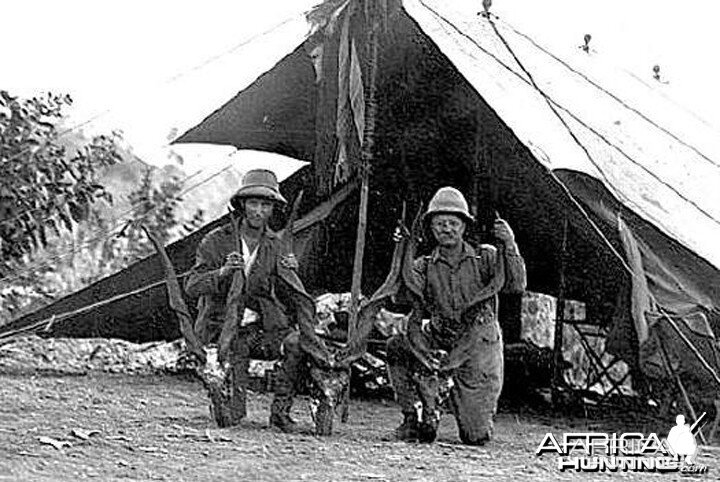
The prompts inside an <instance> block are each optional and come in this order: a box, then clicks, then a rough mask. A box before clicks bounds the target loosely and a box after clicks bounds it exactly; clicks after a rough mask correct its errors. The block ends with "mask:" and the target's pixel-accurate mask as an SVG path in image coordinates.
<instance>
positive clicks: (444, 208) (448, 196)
mask: <svg viewBox="0 0 720 482" xmlns="http://www.w3.org/2000/svg"><path fill="white" fill-rule="evenodd" d="M433 214H456V215H458V216H460V217H461V218H462V219H463V220H465V222H467V223H471V222H473V221H475V218H473V217H472V215H471V214H470V210H469V209H468V203H467V201H466V200H465V197H464V196H463V195H462V193H461V192H460V191H458V190H457V189H455V188H454V187H449V186H448V187H441V188H440V189H438V191H437V192H436V193H435V195H434V196H433V197H432V199H431V200H430V203H429V204H428V209H427V212H425V219H430V217H431V216H432V215H433Z"/></svg>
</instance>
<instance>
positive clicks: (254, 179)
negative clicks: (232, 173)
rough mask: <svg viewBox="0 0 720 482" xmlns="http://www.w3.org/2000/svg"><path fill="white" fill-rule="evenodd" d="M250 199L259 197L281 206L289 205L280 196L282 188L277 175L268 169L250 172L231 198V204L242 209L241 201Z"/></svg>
mask: <svg viewBox="0 0 720 482" xmlns="http://www.w3.org/2000/svg"><path fill="white" fill-rule="evenodd" d="M249 197H259V198H263V199H269V200H271V201H275V202H277V203H280V204H287V200H285V198H284V197H283V195H282V194H280V187H279V186H278V181H277V178H276V177H275V173H273V172H272V171H269V170H267V169H253V170H252V171H248V172H247V173H246V174H245V175H244V176H243V179H242V183H241V184H240V189H238V190H237V192H236V193H235V194H233V197H231V198H230V204H231V205H232V206H233V207H234V208H236V209H237V208H239V207H240V201H242V200H243V199H247V198H249Z"/></svg>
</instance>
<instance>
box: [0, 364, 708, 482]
mask: <svg viewBox="0 0 720 482" xmlns="http://www.w3.org/2000/svg"><path fill="white" fill-rule="evenodd" d="M0 387H2V388H0V393H2V396H1V397H0V403H1V404H2V405H1V406H0V455H1V457H0V480H13V481H14V480H20V481H24V480H33V481H35V480H75V479H96V480H212V481H223V480H228V481H229V480H233V481H235V480H257V481H265V480H283V481H294V480H310V481H339V480H347V481H356V480H357V481H367V480H376V481H381V480H388V481H390V480H448V481H450V480H493V479H494V480H501V481H510V480H516V479H517V480H575V479H577V480H613V479H621V480H645V479H648V478H653V479H655V480H675V479H678V478H680V475H678V474H672V475H668V474H665V475H657V474H629V473H613V474H584V473H568V472H559V471H558V470H557V468H556V461H555V457H552V456H543V457H536V456H535V453H534V452H535V449H536V448H537V446H538V444H539V443H540V441H541V439H542V436H543V435H544V434H545V433H546V432H548V431H552V432H554V433H556V434H557V433H559V432H562V431H563V430H575V431H579V430H581V429H585V428H592V429H594V430H597V431H610V432H612V431H615V430H623V429H628V428H631V427H628V426H627V424H628V423H630V424H631V425H634V427H632V428H636V429H638V430H644V431H645V432H649V431H655V430H657V431H658V432H659V433H660V434H665V430H667V428H669V426H668V425H667V424H666V423H662V424H659V425H660V426H658V427H655V426H653V422H652V421H649V422H648V421H647V420H645V421H641V418H638V417H634V418H631V419H630V421H629V422H628V421H627V419H626V421H625V422H623V424H622V425H623V426H622V427H618V419H617V418H616V417H614V418H608V417H606V418H605V419H603V418H602V417H601V418H599V419H598V418H597V417H596V418H594V419H592V420H591V419H588V418H583V417H569V416H562V415H563V414H559V415H553V414H551V413H549V412H541V411H537V410H534V409H530V408H528V407H527V406H525V407H523V406H515V407H514V408H512V409H508V408H505V409H504V410H502V411H501V413H500V414H499V416H498V419H497V425H496V427H497V434H496V438H495V440H494V441H493V442H492V443H490V444H489V445H488V446H486V447H481V448H475V447H466V446H463V445H460V444H459V443H458V442H457V438H456V432H455V430H456V429H455V423H454V421H453V420H452V417H450V416H445V417H444V418H443V422H442V425H441V430H440V436H439V440H438V442H436V443H434V444H432V445H418V444H407V443H403V442H397V441H392V440H390V437H389V434H390V432H391V431H392V428H393V427H395V425H397V423H398V422H399V418H400V416H399V413H398V410H397V408H396V407H395V406H394V404H393V403H391V402H385V403H383V402H382V401H357V400H354V401H353V403H352V405H351V408H350V420H349V422H348V423H347V424H340V423H337V428H336V433H335V434H334V435H333V436H332V437H329V438H318V437H315V436H314V435H312V433H311V429H312V422H311V419H310V415H309V405H308V401H307V400H306V399H303V398H300V399H299V400H298V401H297V403H296V404H295V410H294V413H293V416H294V418H295V419H296V420H297V421H298V422H299V425H300V429H301V431H300V432H299V433H295V434H284V433H279V432H277V431H274V430H271V429H268V428H267V422H266V420H267V414H268V407H269V397H268V396H267V395H265V394H256V395H252V396H251V397H250V402H249V414H248V419H247V420H246V422H245V423H243V424H242V425H241V426H238V427H234V428H231V429H217V428H216V427H215V426H214V424H213V422H212V420H211V419H210V417H209V414H208V409H207V401H206V399H205V394H204V391H203V389H202V387H201V385H200V384H199V383H197V382H196V381H194V380H191V379H190V378H188V377H183V376H167V375H164V376H163V375H134V376H133V375H124V374H106V373H100V372H89V373H87V374H84V375H74V376H67V375H63V374H59V373H53V372H37V371H32V372H28V371H25V372H23V371H18V370H12V371H8V370H5V371H4V372H2V371H0ZM78 429H80V432H79V433H78V435H79V436H78V435H73V434H72V432H73V431H74V430H75V431H76V432H77V430H78ZM82 430H84V431H86V432H82ZM93 430H97V431H99V433H94V434H92V435H89V433H90V431H93ZM41 437H49V438H50V439H52V441H60V442H62V441H68V442H69V443H70V445H69V446H67V445H66V446H63V447H62V448H55V447H53V446H52V445H50V444H48V443H43V442H41V440H40V438H41ZM84 437H85V438H87V439H86V440H84V439H83V438H84ZM43 440H45V442H48V440H47V439H43ZM718 462H720V457H718V451H717V450H716V449H712V450H711V449H706V450H703V452H702V454H701V457H700V463H703V464H705V465H708V466H709V467H710V472H709V473H708V474H705V475H702V476H699V477H697V480H718V476H719V475H720V463H718ZM682 479H683V480H692V479H691V478H690V477H687V476H684V477H682Z"/></svg>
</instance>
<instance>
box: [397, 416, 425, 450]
mask: <svg viewBox="0 0 720 482" xmlns="http://www.w3.org/2000/svg"><path fill="white" fill-rule="evenodd" d="M395 436H396V437H397V439H398V440H404V441H406V442H411V441H418V440H419V439H420V431H419V425H418V418H417V414H416V413H415V412H414V411H413V412H403V422H402V423H401V424H400V425H398V427H397V428H396V429H395Z"/></svg>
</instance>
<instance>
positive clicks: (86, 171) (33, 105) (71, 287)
mask: <svg viewBox="0 0 720 482" xmlns="http://www.w3.org/2000/svg"><path fill="white" fill-rule="evenodd" d="M0 99H1V101H0V137H1V139H2V143H3V144H2V151H0V177H1V178H0V193H2V196H1V197H0V209H2V217H1V218H0V235H1V236H2V238H1V239H0V242H1V246H2V263H1V266H0V269H1V270H2V272H1V274H0V324H2V323H3V322H5V321H7V320H9V319H11V318H15V317H17V316H20V315H22V314H23V313H27V312H30V311H32V310H34V309H37V308H39V307H40V306H42V305H45V304H47V303H49V302H52V301H53V300H55V299H57V298H59V297H61V296H64V295H67V294H69V293H72V292H74V291H77V290H79V289H81V288H83V287H85V286H87V285H89V284H91V283H93V282H95V281H98V280H99V279H101V278H103V277H105V276H108V275H110V274H113V273H115V272H117V271H119V270H121V269H123V268H125V267H126V266H128V265H129V264H131V263H133V262H135V261H137V260H139V259H142V258H144V257H145V256H147V255H150V254H153V253H154V249H153V247H152V245H151V244H150V243H149V241H148V240H147V238H146V236H145V233H144V232H143V231H142V229H141V225H145V226H146V227H147V228H148V229H150V230H151V231H152V232H153V233H155V234H156V235H157V236H158V238H159V239H161V240H162V242H163V243H167V242H169V241H170V240H171V239H173V238H174V237H176V236H178V235H181V234H183V233H185V232H189V231H193V230H195V229H197V227H199V226H200V225H201V224H202V221H203V212H202V211H201V210H197V211H196V212H195V213H194V216H193V217H192V218H191V219H190V220H189V221H185V220H184V219H183V216H182V215H181V210H180V209H179V208H180V207H181V202H182V198H181V194H182V190H183V182H182V180H180V179H179V178H177V177H172V178H169V179H164V180H161V181H160V182H158V181H157V180H156V179H155V175H156V174H157V173H158V172H159V171H158V170H155V169H152V168H147V169H146V170H145V171H144V172H143V176H142V178H141V181H140V182H139V183H138V185H137V186H136V188H135V189H134V190H133V191H132V192H131V193H130V194H129V196H128V197H129V199H128V200H129V203H130V207H129V208H130V209H128V210H126V211H125V212H123V213H121V214H120V215H118V214H113V212H112V211H111V210H109V209H107V207H108V204H109V203H111V202H112V196H111V195H110V193H109V192H108V191H107V190H106V189H105V188H104V187H103V186H102V181H100V180H99V179H102V178H103V175H104V174H105V173H107V172H108V170H110V169H111V166H113V165H114V164H115V163H116V162H118V161H119V160H121V154H120V153H121V152H122V151H121V150H120V149H119V148H118V145H117V144H116V142H117V141H118V140H119V138H118V136H117V135H113V136H99V137H96V138H94V139H92V141H91V142H89V143H88V144H87V145H84V146H82V147H81V148H79V149H77V152H76V153H75V155H74V156H73V157H68V156H67V153H66V149H65V147H64V146H62V145H61V144H60V143H59V142H58V139H59V137H60V133H59V131H58V129H57V127H56V125H57V123H58V122H59V121H60V119H61V117H62V113H61V109H62V107H63V106H64V105H67V104H68V103H69V102H70V99H69V98H67V97H59V96H48V97H46V98H43V99H37V98H36V99H30V100H18V99H15V98H11V97H10V96H9V95H8V94H7V93H5V92H0ZM16 111H17V112H18V113H17V114H16ZM6 146H9V147H6ZM118 167H119V166H118ZM36 171H37V172H36ZM98 200H102V201H101V202H96V201H98ZM128 219H130V221H128Z"/></svg>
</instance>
